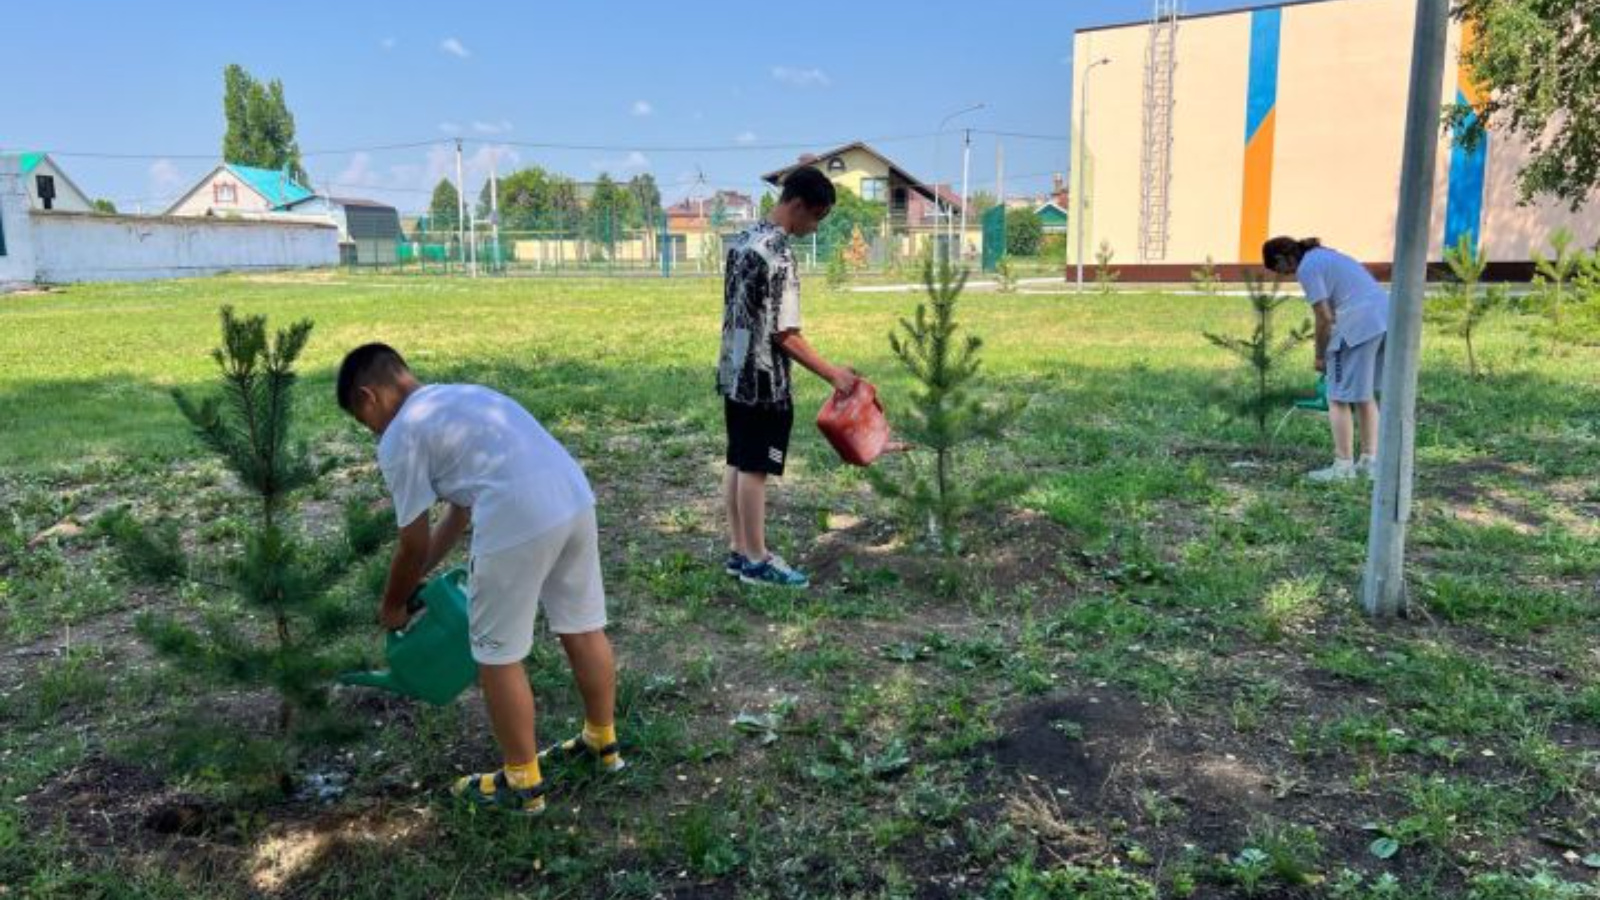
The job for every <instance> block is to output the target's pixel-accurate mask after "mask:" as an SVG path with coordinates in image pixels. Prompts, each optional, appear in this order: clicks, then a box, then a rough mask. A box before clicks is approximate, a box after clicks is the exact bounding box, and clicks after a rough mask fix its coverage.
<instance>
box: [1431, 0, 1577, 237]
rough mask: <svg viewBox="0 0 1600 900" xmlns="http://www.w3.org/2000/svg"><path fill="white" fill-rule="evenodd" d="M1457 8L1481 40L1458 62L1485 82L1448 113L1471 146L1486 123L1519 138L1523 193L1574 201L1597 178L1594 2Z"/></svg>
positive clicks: (1491, 0)
mask: <svg viewBox="0 0 1600 900" xmlns="http://www.w3.org/2000/svg"><path fill="white" fill-rule="evenodd" d="M1453 15H1454V16H1455V17H1456V18H1457V19H1458V20H1460V21H1461V22H1462V23H1463V24H1466V25H1469V26H1471V27H1472V28H1473V29H1474V30H1475V32H1476V34H1477V39H1476V40H1475V41H1473V42H1472V43H1471V44H1470V45H1469V46H1468V47H1467V49H1466V52H1465V53H1464V54H1462V57H1461V61H1462V64H1463V65H1464V66H1465V67H1466V68H1467V70H1468V71H1469V72H1470V74H1471V77H1472V79H1473V81H1474V82H1476V83H1477V84H1478V85H1480V86H1481V90H1479V91H1478V97H1477V101H1478V102H1477V104H1476V107H1475V108H1474V106H1473V104H1470V103H1458V104H1453V105H1451V106H1449V107H1448V108H1447V115H1446V120H1447V121H1448V123H1449V124H1450V125H1451V127H1452V128H1454V129H1455V131H1456V134H1457V140H1458V141H1460V142H1461V143H1462V144H1464V145H1466V146H1468V147H1472V146H1476V144H1477V142H1478V141H1481V140H1482V139H1483V137H1484V134H1485V133H1486V129H1487V128H1493V129H1495V130H1496V131H1499V132H1503V133H1508V134H1513V135H1517V136H1519V137H1520V138H1521V139H1522V141H1523V143H1524V144H1526V145H1527V146H1528V147H1529V148H1530V155H1529V157H1528V160H1527V162H1526V163H1524V164H1523V166H1522V170H1521V173H1520V175H1519V188H1520V189H1521V193H1522V198H1523V199H1524V200H1529V199H1532V198H1533V197H1535V196H1537V195H1541V194H1548V195H1552V196H1555V197H1559V198H1560V199H1562V200H1565V201H1567V202H1568V203H1570V204H1571V206H1572V208H1573V209H1577V208H1578V207H1579V206H1580V205H1582V203H1583V202H1584V200H1585V198H1587V197H1588V196H1589V193H1590V192H1591V191H1592V190H1593V189H1594V188H1595V187H1596V186H1597V185H1600V40H1597V39H1596V31H1595V22H1596V10H1595V4H1594V0H1457V2H1456V3H1455V4H1453Z"/></svg>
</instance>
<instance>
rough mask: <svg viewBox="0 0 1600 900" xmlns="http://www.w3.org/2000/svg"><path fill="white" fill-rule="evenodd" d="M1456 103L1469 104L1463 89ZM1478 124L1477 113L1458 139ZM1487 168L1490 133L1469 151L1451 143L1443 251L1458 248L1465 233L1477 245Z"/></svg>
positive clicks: (1458, 91) (1468, 121)
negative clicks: (1469, 128)
mask: <svg viewBox="0 0 1600 900" xmlns="http://www.w3.org/2000/svg"><path fill="white" fill-rule="evenodd" d="M1456 102H1457V103H1462V104H1464V103H1466V102H1467V97H1466V95H1465V94H1463V93H1462V92H1461V91H1460V90H1457V91H1456ZM1477 121H1478V116H1477V114H1475V113H1474V114H1472V115H1469V116H1468V117H1467V120H1466V122H1464V123H1463V124H1462V125H1460V126H1457V129H1456V134H1455V136H1456V137H1459V136H1460V134H1461V130H1462V129H1464V128H1467V127H1470V126H1471V125H1473V124H1476V123H1477ZM1488 166H1489V136H1488V135H1487V134H1485V135H1484V136H1483V137H1482V139H1480V140H1479V141H1478V146H1476V147H1474V148H1473V149H1472V150H1471V151H1470V152H1469V151H1467V150H1466V149H1464V148H1462V146H1461V145H1460V144H1459V143H1452V144H1451V146H1450V192H1449V199H1448V200H1447V201H1446V203H1445V208H1444V249H1446V250H1449V249H1451V248H1453V247H1455V246H1456V244H1457V242H1459V241H1460V240H1461V236H1462V235H1463V234H1465V235H1468V237H1467V240H1468V241H1469V242H1470V243H1471V244H1472V246H1473V247H1477V246H1478V238H1479V234H1480V232H1479V228H1480V227H1481V226H1482V223H1483V179H1484V172H1485V170H1487V169H1488Z"/></svg>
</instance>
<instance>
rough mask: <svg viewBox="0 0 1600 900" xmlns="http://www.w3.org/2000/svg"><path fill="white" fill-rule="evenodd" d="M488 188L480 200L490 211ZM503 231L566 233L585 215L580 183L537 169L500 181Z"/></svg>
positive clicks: (511, 175) (520, 170)
mask: <svg viewBox="0 0 1600 900" xmlns="http://www.w3.org/2000/svg"><path fill="white" fill-rule="evenodd" d="M487 191H488V188H487V186H485V189H484V192H483V193H482V195H481V196H480V198H479V202H480V203H482V204H485V209H487V202H488V196H489V195H488V193H487ZM499 191H500V227H501V228H505V229H508V230H511V231H566V230H569V229H573V228H575V227H576V226H577V222H578V219H579V216H580V215H581V214H582V212H583V204H582V202H581V201H580V200H579V199H578V183H577V182H575V181H573V180H572V179H571V178H568V177H566V176H565V175H558V174H555V173H553V172H547V171H545V170H544V169H542V168H540V167H538V166H529V167H527V168H526V169H518V170H517V171H515V172H512V173H511V174H510V175H507V176H506V177H504V178H502V179H500V186H499Z"/></svg>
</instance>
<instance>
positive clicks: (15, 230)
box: [0, 156, 34, 291]
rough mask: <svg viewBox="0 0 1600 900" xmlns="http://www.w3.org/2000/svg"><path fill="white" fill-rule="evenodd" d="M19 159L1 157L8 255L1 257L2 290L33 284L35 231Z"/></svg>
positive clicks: (0, 222) (0, 223)
mask: <svg viewBox="0 0 1600 900" xmlns="http://www.w3.org/2000/svg"><path fill="white" fill-rule="evenodd" d="M18 165H19V161H18V160H17V158H16V157H14V156H13V157H4V156H0V228H3V229H5V238H6V254H5V255H4V256H0V291H5V290H7V289H12V288H17V287H23V286H26V285H30V284H33V280H34V265H33V229H32V228H31V227H30V223H29V216H28V205H29V201H28V191H27V187H26V186H25V185H24V184H23V178H24V176H23V175H21V174H20V173H19V172H18Z"/></svg>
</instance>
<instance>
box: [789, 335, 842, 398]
mask: <svg viewBox="0 0 1600 900" xmlns="http://www.w3.org/2000/svg"><path fill="white" fill-rule="evenodd" d="M777 344H778V349H780V350H782V351H783V352H784V355H786V356H788V357H789V358H790V359H792V360H794V361H795V362H797V363H799V364H800V365H802V366H805V367H806V368H808V369H810V370H811V371H812V372H814V373H815V374H816V376H817V377H818V378H821V379H822V380H823V381H826V382H827V383H829V384H831V385H833V389H834V390H836V391H838V392H840V393H841V394H848V393H850V391H851V390H853V389H854V388H855V386H856V382H857V381H859V380H860V376H858V375H856V373H854V372H852V371H850V370H849V369H847V368H845V367H844V366H836V365H833V364H832V363H830V362H828V361H827V360H825V359H823V358H822V354H820V353H818V352H817V351H816V350H815V349H814V348H813V347H812V346H811V344H810V343H809V342H808V341H806V339H805V338H804V337H801V335H800V332H799V331H797V330H791V331H785V332H783V333H782V334H779V335H778V340H777Z"/></svg>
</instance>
